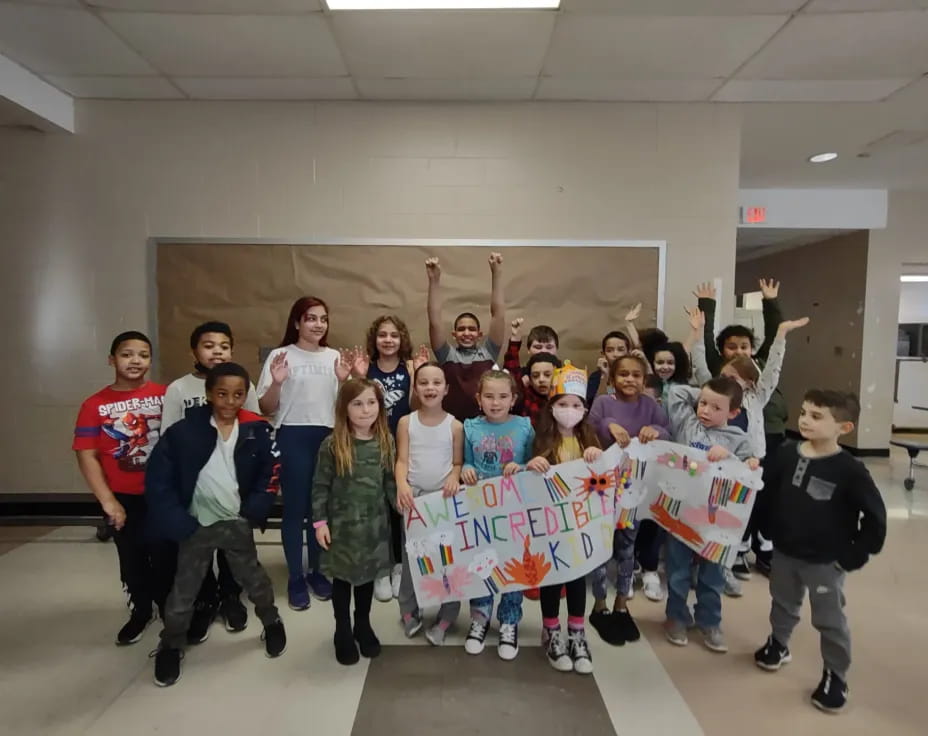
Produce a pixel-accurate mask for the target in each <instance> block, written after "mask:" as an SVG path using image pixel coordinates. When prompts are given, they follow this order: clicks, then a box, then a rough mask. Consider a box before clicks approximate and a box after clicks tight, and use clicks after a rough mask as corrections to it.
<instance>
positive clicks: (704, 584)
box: [666, 535, 725, 629]
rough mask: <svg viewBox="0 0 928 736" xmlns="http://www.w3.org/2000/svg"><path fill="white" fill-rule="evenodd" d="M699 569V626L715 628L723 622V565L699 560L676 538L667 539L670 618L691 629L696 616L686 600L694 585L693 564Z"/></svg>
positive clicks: (697, 609)
mask: <svg viewBox="0 0 928 736" xmlns="http://www.w3.org/2000/svg"><path fill="white" fill-rule="evenodd" d="M694 561H695V564H696V565H697V566H698V574H697V578H696V608H695V611H694V613H695V616H696V625H697V626H699V627H700V628H703V629H707V628H714V627H716V626H719V625H720V624H721V623H722V589H723V588H724V587H725V577H724V575H723V569H722V566H721V565H719V564H718V563H716V562H709V561H708V560H706V559H704V558H702V557H699V556H698V555H697V554H696V553H695V552H694V551H693V550H691V549H690V548H689V547H687V546H686V545H685V544H683V542H681V541H679V540H677V539H676V538H675V537H672V536H670V535H668V538H667V560H666V563H667V609H666V611H667V618H668V619H673V620H674V621H678V622H680V623H682V624H686V625H687V626H689V625H690V624H691V623H693V616H691V615H690V609H689V607H688V606H687V605H686V599H687V596H688V595H689V592H690V588H691V587H692V585H693V575H692V569H691V568H692V565H693V564H694Z"/></svg>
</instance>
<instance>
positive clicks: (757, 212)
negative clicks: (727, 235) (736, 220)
mask: <svg viewBox="0 0 928 736" xmlns="http://www.w3.org/2000/svg"><path fill="white" fill-rule="evenodd" d="M741 222H742V223H744V224H745V225H759V224H761V223H764V222H767V208H766V207H742V208H741Z"/></svg>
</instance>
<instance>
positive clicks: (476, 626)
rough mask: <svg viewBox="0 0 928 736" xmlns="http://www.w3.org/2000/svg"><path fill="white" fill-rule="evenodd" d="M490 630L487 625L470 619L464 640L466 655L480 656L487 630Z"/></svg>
mask: <svg viewBox="0 0 928 736" xmlns="http://www.w3.org/2000/svg"><path fill="white" fill-rule="evenodd" d="M489 628H490V625H489V624H488V623H483V622H482V621H478V620H477V619H475V618H474V619H471V621H470V631H468V632H467V638H466V639H465V640H464V651H465V652H467V653H468V654H480V653H482V652H483V648H484V646H485V645H486V640H487V629H489Z"/></svg>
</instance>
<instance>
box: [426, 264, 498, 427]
mask: <svg viewBox="0 0 928 736" xmlns="http://www.w3.org/2000/svg"><path fill="white" fill-rule="evenodd" d="M489 264H490V275H491V292H490V330H489V333H488V334H487V336H486V339H484V338H483V332H482V331H481V329H480V320H479V318H478V317H477V315H475V314H473V313H472V312H463V313H461V314H459V315H458V316H457V317H456V318H455V320H454V329H453V330H452V332H451V339H452V341H453V344H452V343H449V342H448V339H447V337H446V335H445V327H444V323H443V322H442V315H441V308H442V297H441V266H440V265H439V262H438V259H437V258H429V259H427V260H426V262H425V270H426V272H427V273H428V277H429V292H428V316H429V340H430V341H431V343H432V350H433V351H435V357H436V358H437V360H438V362H439V363H440V364H441V367H442V370H444V372H445V378H447V380H448V396H447V398H446V399H445V407H446V408H447V410H448V411H449V412H450V413H451V414H452V415H453V416H454V417H455V418H456V419H458V420H460V421H464V420H465V419H471V418H473V417H476V416H477V415H478V414H479V413H480V410H479V407H478V405H477V402H476V401H475V399H474V397H475V396H476V395H477V384H478V383H479V381H480V376H482V375H483V373H484V372H485V371H488V370H491V369H493V368H495V367H496V360H497V358H498V357H499V351H500V347H501V346H502V343H503V339H504V338H505V336H506V304H505V301H504V298H503V275H502V265H503V257H502V256H501V255H500V254H499V253H490V256H489Z"/></svg>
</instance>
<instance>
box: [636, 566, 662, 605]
mask: <svg viewBox="0 0 928 736" xmlns="http://www.w3.org/2000/svg"><path fill="white" fill-rule="evenodd" d="M641 588H642V592H643V593H644V597H645V598H647V599H648V600H649V601H655V602H657V601H662V600H664V589H663V588H662V587H661V576H660V575H658V574H657V573H656V572H646V573H644V574H642V576H641Z"/></svg>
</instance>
